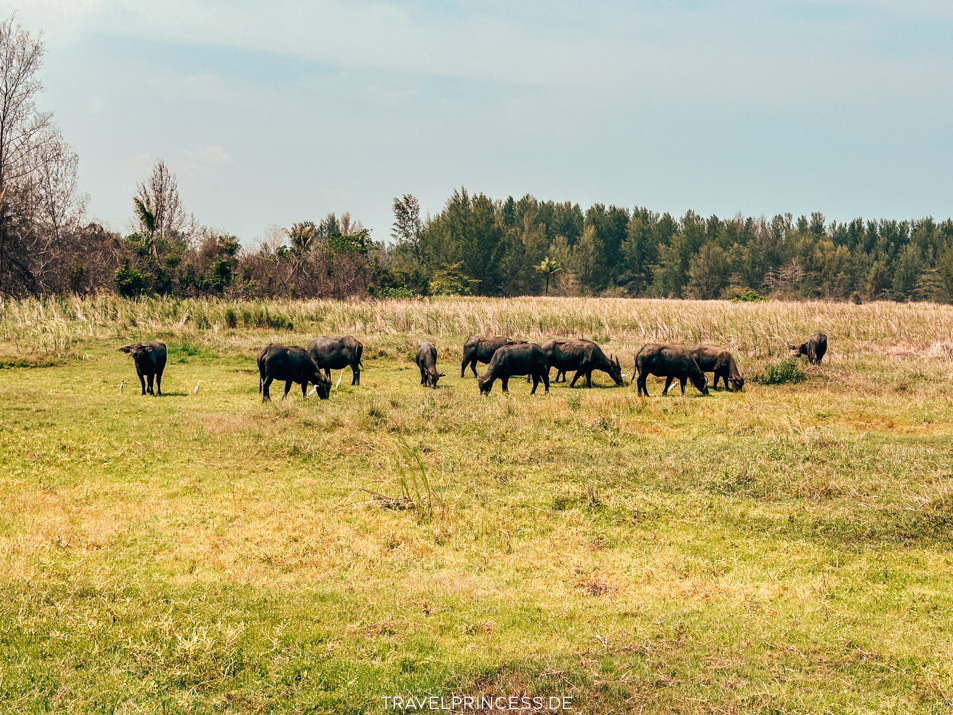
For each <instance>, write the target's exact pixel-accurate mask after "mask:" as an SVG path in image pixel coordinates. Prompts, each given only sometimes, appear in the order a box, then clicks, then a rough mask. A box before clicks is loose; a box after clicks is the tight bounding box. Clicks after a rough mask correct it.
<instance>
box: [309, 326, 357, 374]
mask: <svg viewBox="0 0 953 715" xmlns="http://www.w3.org/2000/svg"><path fill="white" fill-rule="evenodd" d="M363 352H364V346H363V345H361V343H360V342H359V341H357V340H355V339H354V338H352V337H351V336H350V335H348V336H345V337H343V338H315V339H314V340H312V341H311V344H310V345H309V346H308V355H310V356H311V359H312V360H314V362H315V363H317V365H318V367H320V368H321V369H322V370H324V371H325V373H326V374H327V376H328V381H329V382H330V380H331V370H343V369H344V368H346V367H349V368H351V376H352V378H351V384H352V385H360V384H361V355H362V354H363Z"/></svg>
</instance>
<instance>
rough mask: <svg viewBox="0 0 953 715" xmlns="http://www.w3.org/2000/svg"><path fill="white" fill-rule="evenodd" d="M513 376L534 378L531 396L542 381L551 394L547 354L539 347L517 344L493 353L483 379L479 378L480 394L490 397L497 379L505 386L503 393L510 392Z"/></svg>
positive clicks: (505, 346) (503, 347)
mask: <svg viewBox="0 0 953 715" xmlns="http://www.w3.org/2000/svg"><path fill="white" fill-rule="evenodd" d="M512 375H529V376H530V377H532V378H533V389H532V390H531V391H530V393H529V394H531V395H533V394H535V393H536V387H537V386H538V385H539V381H540V380H542V381H543V384H544V385H545V386H546V392H549V367H548V366H547V365H546V353H545V352H543V349H542V348H541V347H540V346H539V345H536V344H534V343H515V344H512V345H504V346H502V347H501V348H500V349H499V350H497V351H496V352H495V353H493V357H492V358H491V359H490V366H489V367H488V368H487V369H486V372H485V373H483V377H480V378H477V383H478V384H479V385H480V394H482V395H489V394H490V390H491V389H493V382H494V381H495V380H496V379H499V380H500V382H501V383H502V384H503V392H509V382H510V377H511V376H512Z"/></svg>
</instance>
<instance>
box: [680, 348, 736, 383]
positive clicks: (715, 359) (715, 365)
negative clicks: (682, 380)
mask: <svg viewBox="0 0 953 715" xmlns="http://www.w3.org/2000/svg"><path fill="white" fill-rule="evenodd" d="M689 352H691V354H692V357H693V358H694V359H695V362H696V363H697V364H698V368H699V369H700V370H701V371H702V372H713V373H715V380H714V382H712V385H711V386H712V387H718V381H719V380H724V382H725V388H726V389H728V390H738V391H739V392H740V391H741V390H743V389H744V387H745V379H744V377H743V376H742V375H741V372H740V371H739V370H738V365H737V364H736V363H735V358H734V356H733V355H732V354H731V353H730V352H728V351H727V350H725V349H724V348H716V347H713V346H711V345H692V346H691V347H690V348H689Z"/></svg>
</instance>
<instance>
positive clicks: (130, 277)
mask: <svg viewBox="0 0 953 715" xmlns="http://www.w3.org/2000/svg"><path fill="white" fill-rule="evenodd" d="M115 281H116V291H117V292H118V293H119V295H121V296H122V297H123V298H135V297H136V296H140V295H143V294H144V293H146V292H148V290H149V281H148V279H147V278H146V277H145V276H144V275H142V273H140V272H139V271H138V270H136V269H135V268H132V267H131V266H130V265H129V259H128V258H123V259H122V265H121V266H120V267H119V269H118V270H117V271H116V275H115Z"/></svg>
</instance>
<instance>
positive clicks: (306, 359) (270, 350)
mask: <svg viewBox="0 0 953 715" xmlns="http://www.w3.org/2000/svg"><path fill="white" fill-rule="evenodd" d="M274 380H279V381H281V380H284V382H285V394H284V395H282V397H281V399H282V400H283V399H285V398H286V397H287V396H288V391H289V390H291V383H293V382H297V383H299V384H300V385H301V395H302V396H303V397H307V390H308V383H309V382H313V383H314V386H315V389H316V390H317V392H318V397H320V398H321V399H322V400H326V399H328V395H330V394H331V379H330V378H329V377H328V376H327V375H325V374H324V373H322V372H321V369H320V368H319V367H318V366H317V365H316V364H315V363H314V360H312V359H311V357H310V356H309V355H308V352H307V351H306V350H305V349H304V348H300V347H298V346H297V345H291V346H286V345H266V346H265V347H264V348H262V350H261V352H260V353H258V391H259V392H260V393H261V394H262V398H261V401H262V402H270V401H271V394H270V393H269V392H268V388H269V387H270V385H271V383H272V382H273V381H274Z"/></svg>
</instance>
